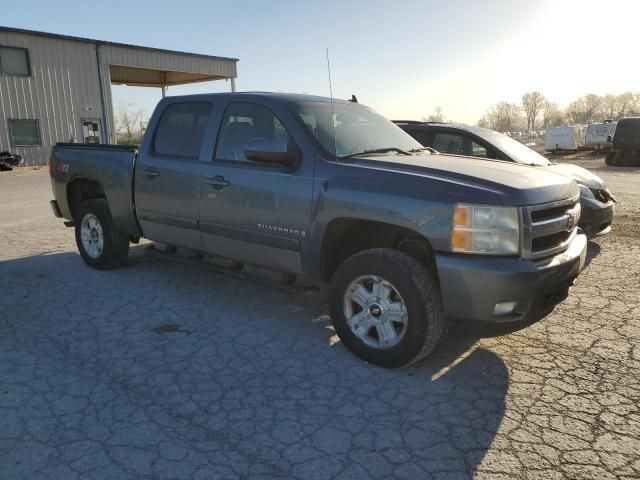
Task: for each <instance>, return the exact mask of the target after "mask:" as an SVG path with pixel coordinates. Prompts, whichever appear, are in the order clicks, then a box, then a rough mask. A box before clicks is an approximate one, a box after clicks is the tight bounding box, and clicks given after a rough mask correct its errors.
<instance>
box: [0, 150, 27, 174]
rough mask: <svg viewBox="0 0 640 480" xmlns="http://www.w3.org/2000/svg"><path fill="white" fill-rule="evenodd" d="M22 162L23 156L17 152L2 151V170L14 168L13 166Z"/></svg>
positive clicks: (0, 154)
mask: <svg viewBox="0 0 640 480" xmlns="http://www.w3.org/2000/svg"><path fill="white" fill-rule="evenodd" d="M21 163H22V156H20V155H18V154H17V153H11V152H6V151H5V152H0V171H2V170H5V171H6V170H13V167H15V166H18V165H20V164H21Z"/></svg>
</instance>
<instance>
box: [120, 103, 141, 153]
mask: <svg viewBox="0 0 640 480" xmlns="http://www.w3.org/2000/svg"><path fill="white" fill-rule="evenodd" d="M144 117H145V110H143V109H135V108H134V105H133V104H132V103H129V104H126V105H120V106H119V107H118V109H117V111H116V115H115V118H114V123H115V133H116V143H119V144H128V145H135V144H139V143H140V141H141V140H142V134H143V128H142V126H143V121H142V119H143V118H144Z"/></svg>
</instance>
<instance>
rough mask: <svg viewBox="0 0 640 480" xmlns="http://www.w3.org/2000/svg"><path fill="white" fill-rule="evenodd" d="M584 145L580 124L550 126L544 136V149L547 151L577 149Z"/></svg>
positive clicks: (582, 130)
mask: <svg viewBox="0 0 640 480" xmlns="http://www.w3.org/2000/svg"><path fill="white" fill-rule="evenodd" d="M583 146H584V129H583V127H582V125H570V126H568V127H552V128H550V129H549V130H547V134H546V135H545V137H544V149H545V150H546V151H548V152H557V151H559V150H571V151H577V150H578V149H579V148H581V147H583Z"/></svg>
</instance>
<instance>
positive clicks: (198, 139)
mask: <svg viewBox="0 0 640 480" xmlns="http://www.w3.org/2000/svg"><path fill="white" fill-rule="evenodd" d="M210 115H211V104H210V103H208V102H183V103H173V104H171V105H169V106H168V107H167V108H165V109H164V111H163V112H162V116H161V117H160V121H159V122H158V126H157V127H156V131H155V134H154V136H153V145H152V149H153V152H154V153H156V154H158V155H165V156H169V157H178V158H187V159H197V158H198V156H199V155H200V147H201V146H202V140H203V138H204V133H205V129H206V127H207V123H208V122H209V117H210Z"/></svg>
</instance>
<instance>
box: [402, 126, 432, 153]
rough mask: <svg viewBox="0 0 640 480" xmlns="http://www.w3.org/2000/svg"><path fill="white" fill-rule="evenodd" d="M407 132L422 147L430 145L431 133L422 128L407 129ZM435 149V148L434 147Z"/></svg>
mask: <svg viewBox="0 0 640 480" xmlns="http://www.w3.org/2000/svg"><path fill="white" fill-rule="evenodd" d="M407 133H408V134H409V135H411V136H412V137H413V138H415V139H416V140H417V141H418V142H420V144H421V145H422V146H423V147H431V143H432V141H433V135H432V134H431V133H429V132H425V131H423V130H413V129H411V130H407ZM436 150H437V148H436Z"/></svg>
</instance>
